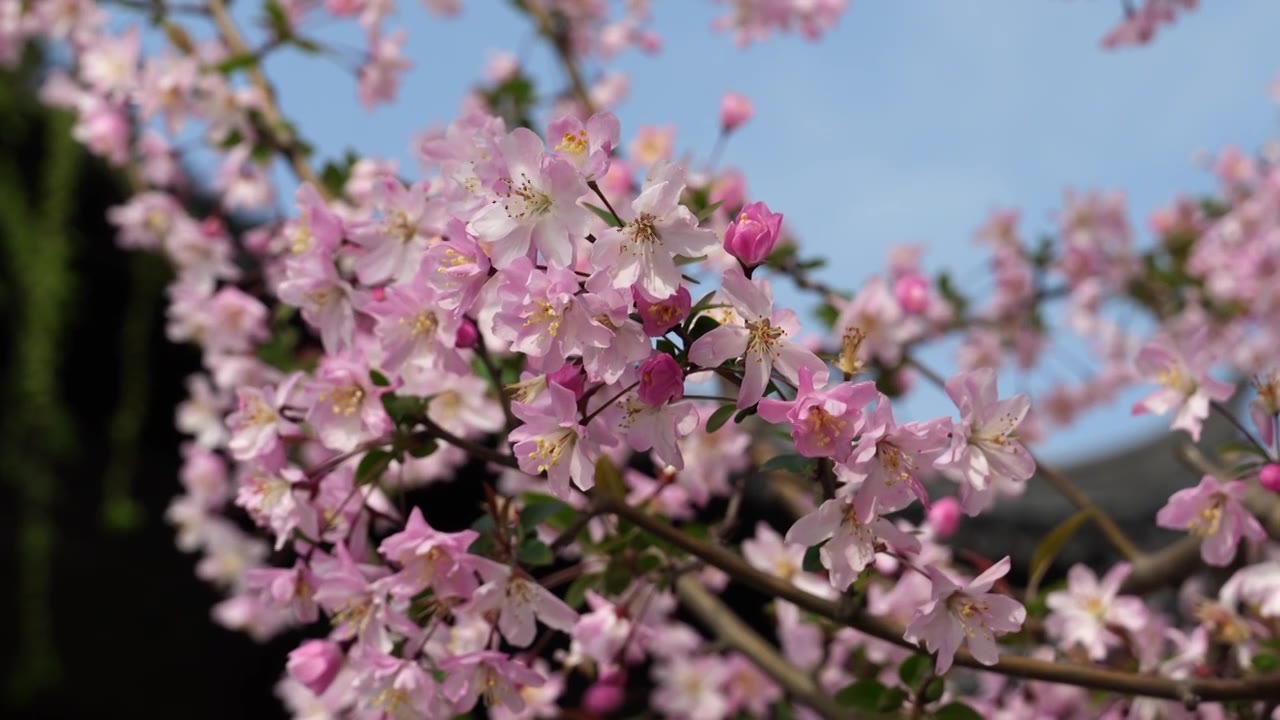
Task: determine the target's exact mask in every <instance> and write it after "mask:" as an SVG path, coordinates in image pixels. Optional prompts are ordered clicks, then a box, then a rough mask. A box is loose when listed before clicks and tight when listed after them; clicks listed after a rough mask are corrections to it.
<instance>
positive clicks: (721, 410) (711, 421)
mask: <svg viewBox="0 0 1280 720" xmlns="http://www.w3.org/2000/svg"><path fill="white" fill-rule="evenodd" d="M736 410H737V408H736V407H735V406H733V405H721V406H720V407H718V408H716V411H715V412H713V413H711V417H709V418H707V432H709V433H713V432H715V431H717V430H719V429H720V428H721V427H723V426H724V424H725V423H727V422H729V418H731V417H733V413H734V411H736Z"/></svg>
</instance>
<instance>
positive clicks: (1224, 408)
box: [1209, 400, 1275, 460]
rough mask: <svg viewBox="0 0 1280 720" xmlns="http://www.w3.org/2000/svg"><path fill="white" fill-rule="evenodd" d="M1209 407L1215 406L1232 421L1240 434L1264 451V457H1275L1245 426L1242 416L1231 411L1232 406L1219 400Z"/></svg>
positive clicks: (1219, 412) (1218, 411)
mask: <svg viewBox="0 0 1280 720" xmlns="http://www.w3.org/2000/svg"><path fill="white" fill-rule="evenodd" d="M1209 407H1211V408H1213V411H1214V412H1216V413H1218V414H1219V415H1221V416H1222V417H1223V418H1225V419H1226V421H1227V422H1229V423H1231V424H1232V425H1233V426H1234V427H1235V429H1236V430H1239V431H1240V434H1241V435H1243V436H1244V437H1245V439H1246V440H1248V441H1249V442H1250V443H1251V444H1252V445H1253V446H1254V447H1255V448H1257V449H1258V452H1260V453H1262V456H1263V457H1265V458H1266V459H1268V460H1274V459H1275V458H1273V457H1271V451H1269V450H1267V448H1266V447H1265V446H1264V445H1263V444H1262V443H1260V442H1258V439H1257V438H1255V437H1254V436H1253V433H1251V432H1249V431H1248V429H1246V428H1245V426H1244V424H1243V423H1241V422H1240V418H1238V417H1236V414H1235V413H1233V412H1231V409H1230V408H1228V407H1227V406H1225V405H1223V404H1222V403H1220V402H1218V401H1217V400H1213V401H1210V403H1209Z"/></svg>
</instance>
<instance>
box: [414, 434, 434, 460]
mask: <svg viewBox="0 0 1280 720" xmlns="http://www.w3.org/2000/svg"><path fill="white" fill-rule="evenodd" d="M407 447H408V450H409V455H410V456H412V457H415V458H418V459H419V460H421V459H422V458H424V457H429V456H430V455H431V453H433V452H435V451H436V450H439V449H440V443H439V442H437V441H436V439H435V438H427V439H426V440H421V441H419V440H414V441H413V442H410V443H409V445H408V446H407Z"/></svg>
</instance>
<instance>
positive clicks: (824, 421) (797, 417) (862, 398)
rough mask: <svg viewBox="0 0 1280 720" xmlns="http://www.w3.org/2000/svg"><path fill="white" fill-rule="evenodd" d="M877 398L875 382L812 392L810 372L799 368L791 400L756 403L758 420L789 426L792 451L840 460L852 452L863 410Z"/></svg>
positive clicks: (849, 384)
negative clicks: (793, 395)
mask: <svg viewBox="0 0 1280 720" xmlns="http://www.w3.org/2000/svg"><path fill="white" fill-rule="evenodd" d="M878 396H879V393H878V392H877V391H876V386H875V383H872V382H861V383H856V384H855V383H840V384H839V385H836V386H834V387H832V388H829V389H826V390H816V389H815V388H814V386H813V373H812V371H811V370H810V369H809V368H801V369H800V383H799V389H798V390H797V391H796V397H795V399H794V400H776V399H773V398H763V399H761V400H760V408H759V410H760V417H762V418H764V419H765V420H766V421H768V422H771V423H775V424H776V423H783V422H785V423H788V424H790V425H791V440H792V441H793V442H794V443H795V446H796V452H798V453H800V454H801V455H804V456H806V457H829V458H834V459H836V460H838V461H844V460H845V458H847V457H848V456H849V453H850V452H852V451H853V444H852V441H853V438H854V436H855V435H857V434H858V433H859V432H861V430H862V423H863V408H864V407H866V405H867V404H868V403H870V402H871V401H873V400H875V399H876V398H877V397H878Z"/></svg>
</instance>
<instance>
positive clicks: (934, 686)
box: [920, 677, 947, 703]
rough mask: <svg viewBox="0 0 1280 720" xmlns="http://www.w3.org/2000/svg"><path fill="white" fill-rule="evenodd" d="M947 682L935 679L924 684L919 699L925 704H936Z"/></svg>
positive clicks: (944, 690)
mask: <svg viewBox="0 0 1280 720" xmlns="http://www.w3.org/2000/svg"><path fill="white" fill-rule="evenodd" d="M946 689H947V681H946V680H944V679H942V678H940V677H936V678H933V679H932V680H930V681H929V682H927V683H925V685H924V688H923V689H922V690H921V691H920V699H921V700H922V701H924V702H926V703H933V702H938V698H940V697H942V693H944V692H946Z"/></svg>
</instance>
